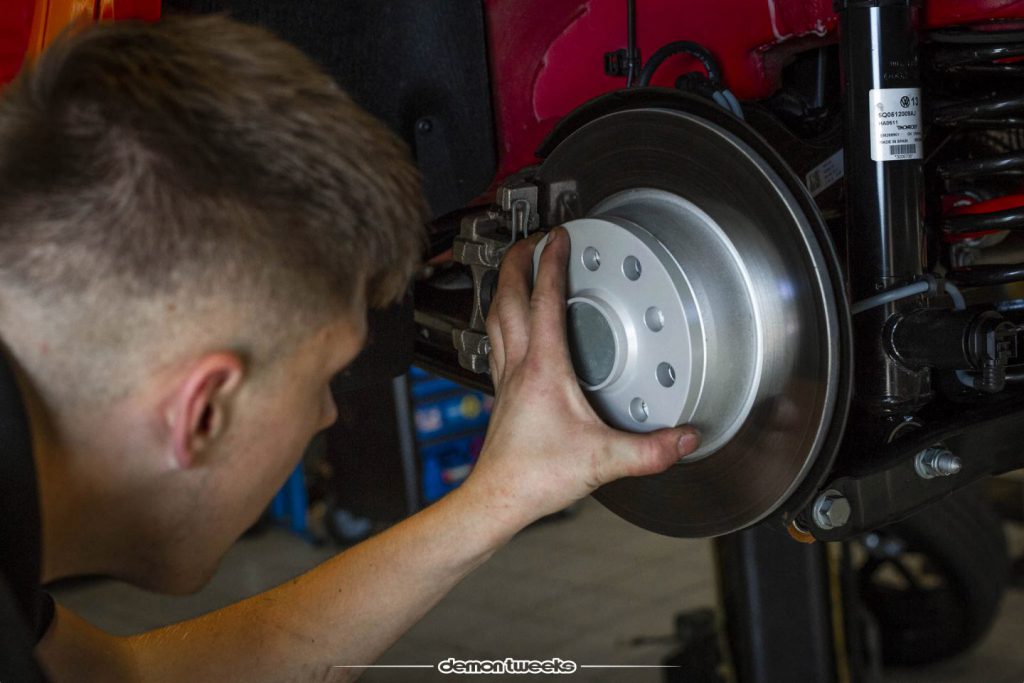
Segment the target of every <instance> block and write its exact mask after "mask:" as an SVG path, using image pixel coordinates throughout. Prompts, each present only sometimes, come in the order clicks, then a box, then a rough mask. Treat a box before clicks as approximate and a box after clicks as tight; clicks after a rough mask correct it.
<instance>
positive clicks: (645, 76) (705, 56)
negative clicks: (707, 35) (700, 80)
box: [637, 40, 722, 88]
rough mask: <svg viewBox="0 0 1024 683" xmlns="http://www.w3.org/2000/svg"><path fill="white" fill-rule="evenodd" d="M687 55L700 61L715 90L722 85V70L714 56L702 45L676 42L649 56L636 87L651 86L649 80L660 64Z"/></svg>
mask: <svg viewBox="0 0 1024 683" xmlns="http://www.w3.org/2000/svg"><path fill="white" fill-rule="evenodd" d="M679 54H687V55H690V56H691V57H695V58H697V59H698V60H700V63H701V64H702V65H703V66H704V69H705V70H706V71H707V72H708V78H709V79H710V80H711V82H712V83H713V84H714V85H715V87H716V88H718V87H719V86H720V84H721V83H722V68H721V67H720V66H718V60H716V59H715V56H714V55H713V54H711V53H710V52H708V51H707V49H705V48H704V47H703V46H702V45H698V44H697V43H694V42H691V41H689V40H677V41H676V42H674V43H669V44H668V45H663V46H662V47H660V48H659V49H658V51H657V52H655V53H654V54H653V55H651V58H650V59H648V60H647V63H646V64H644V68H643V69H642V70H641V71H640V78H639V80H638V81H637V85H638V86H640V87H644V86H648V85H650V84H651V78H652V77H653V76H654V72H655V71H657V70H658V67H659V66H661V65H662V63H663V62H664V61H665V60H666V59H668V58H669V57H672V56H673V55H679Z"/></svg>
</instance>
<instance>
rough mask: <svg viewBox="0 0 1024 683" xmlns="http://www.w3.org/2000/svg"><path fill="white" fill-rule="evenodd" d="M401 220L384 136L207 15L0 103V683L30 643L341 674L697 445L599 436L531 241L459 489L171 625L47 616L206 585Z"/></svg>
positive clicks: (402, 174)
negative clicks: (552, 521) (110, 585)
mask: <svg viewBox="0 0 1024 683" xmlns="http://www.w3.org/2000/svg"><path fill="white" fill-rule="evenodd" d="M422 206H423V202H422V199H421V197H420V194H419V189H418V180H417V177H416V174H415V172H414V170H413V168H412V166H411V165H410V163H409V161H408V159H407V158H406V153H405V150H403V149H402V146H401V144H400V143H398V142H397V141H396V140H395V138H394V137H393V136H392V135H391V134H390V133H389V132H388V131H387V130H385V129H384V128H383V127H382V126H381V125H380V124H379V123H377V122H376V121H374V120H373V119H372V118H371V117H369V116H368V115H367V114H365V113H364V112H362V111H361V110H359V109H358V108H357V107H356V106H355V105H354V104H353V103H352V102H351V101H350V100H349V99H348V98H347V97H346V96H345V95H344V94H342V93H341V92H340V91H339V90H338V89H337V88H336V87H335V86H334V84H333V83H332V81H331V80H330V79H329V78H327V77H326V76H324V75H323V74H321V73H320V72H319V71H318V70H317V69H316V68H315V67H314V66H313V65H312V64H311V63H309V62H308V61H307V60H306V59H305V58H304V57H303V56H302V55H301V54H299V53H298V52H297V51H296V50H294V49H293V48H291V47H289V46H288V45H285V44H283V43H282V42H280V41H278V40H276V39H274V38H273V37H271V36H270V35H268V34H267V33H265V32H263V31H261V30H259V29H257V28H253V27H248V26H244V25H240V24H236V23H233V22H230V21H228V20H226V19H223V18H216V17H214V18H204V19H177V20H166V21H164V22H162V23H160V24H156V25H145V24H131V23H124V24H101V25H98V26H96V27H93V28H89V29H86V30H81V31H79V32H77V33H74V34H73V35H70V36H67V37H65V38H64V39H62V40H61V41H59V42H58V43H57V44H55V45H54V46H52V47H51V48H50V50H49V51H48V52H47V53H46V54H44V55H43V57H42V58H41V59H40V60H39V62H38V63H36V64H35V65H32V66H30V67H29V68H27V69H26V71H25V73H23V74H22V75H21V77H20V78H19V79H18V80H17V81H16V82H15V83H14V84H12V85H11V86H10V87H9V88H8V89H7V90H6V91H5V92H4V93H3V94H2V97H0V338H2V340H3V344H4V357H5V358H6V361H7V363H9V364H10V367H11V370H10V372H0V378H2V377H3V376H4V375H8V374H9V375H10V377H11V378H12V382H9V383H8V386H7V387H6V389H7V390H6V391H4V390H3V389H2V387H3V383H2V382H0V406H2V405H3V404H6V408H7V410H6V412H5V414H4V418H3V420H4V421H3V422H0V435H5V436H4V438H5V439H6V440H5V442H4V449H5V452H4V453H3V455H2V456H0V457H2V458H3V459H4V460H5V461H6V462H5V464H4V471H5V472H13V473H15V475H17V476H11V477H9V478H6V479H4V480H0V498H2V499H3V500H5V501H7V503H6V505H7V506H8V507H12V506H13V505H14V503H15V502H16V503H17V508H16V510H15V511H14V516H12V515H5V516H4V519H2V520H0V541H2V544H3V546H2V547H3V550H2V554H3V556H4V557H5V558H6V559H5V560H3V561H0V569H2V570H3V571H2V572H0V614H9V615H11V616H10V618H8V621H7V622H6V623H3V624H2V629H3V632H4V636H3V644H2V645H0V653H2V657H3V660H2V662H0V664H2V666H0V681H3V683H8V682H9V681H15V680H28V679H29V678H31V677H32V676H36V675H37V673H35V672H33V671H31V669H32V668H33V665H32V662H31V660H30V659H26V657H27V656H28V653H29V652H30V651H31V650H33V648H34V654H35V657H36V660H37V661H38V662H39V664H40V665H41V667H42V669H43V670H45V672H46V674H47V676H48V677H49V678H50V680H53V681H76V682H80V681H89V680H102V681H110V680H124V681H150V680H152V681H175V682H178V681H183V680H194V681H201V680H210V681H227V680H244V681H300V680H340V679H342V678H344V677H350V676H352V675H354V674H355V673H356V671H355V670H353V669H343V668H331V667H332V665H353V664H366V663H370V662H372V661H373V660H374V658H375V657H377V656H378V655H379V654H380V653H381V652H382V651H383V650H384V649H386V648H387V647H388V646H389V645H390V644H391V643H392V642H393V641H394V640H395V639H396V638H398V637H399V635H401V633H402V632H403V631H404V630H406V629H407V628H408V627H409V626H410V625H411V624H412V623H414V622H415V621H416V620H417V619H419V618H420V617H421V616H422V615H423V614H424V613H425V612H426V611H427V610H428V609H429V608H430V607H431V606H432V605H433V604H434V603H436V602H437V601H438V600H439V599H440V598H441V597H442V596H443V595H444V594H445V593H446V592H447V591H448V590H449V589H450V588H451V587H452V586H453V585H454V584H455V583H456V582H457V581H458V580H459V579H460V578H462V577H463V576H465V575H466V574H467V573H469V572H470V571H472V570H473V568H474V567H476V566H478V565H479V564H480V563H481V562H483V561H484V560H486V559H487V558H488V557H489V556H490V555H491V554H492V553H493V552H494V551H495V550H496V549H497V548H498V547H499V546H501V545H502V544H503V543H505V542H506V541H507V540H508V539H509V538H511V537H512V536H513V535H514V534H515V533H516V532H517V531H519V530H520V529H522V528H523V527H524V526H525V525H527V524H529V523H530V522H532V521H533V520H535V519H537V518H539V517H541V516H543V515H545V514H548V513H551V512H554V511H557V510H559V509H561V508H563V507H565V506H566V505H568V504H569V503H571V502H572V501H574V500H576V499H579V498H581V497H583V496H586V495H588V494H589V493H590V492H591V491H593V490H594V489H595V488H596V487H598V486H600V485H601V484H603V483H606V482H608V481H611V480H613V479H615V478H618V477H622V476H629V475H642V474H649V473H654V472H658V471H660V470H662V469H664V468H666V467H668V466H670V465H671V464H672V463H673V462H675V461H676V460H677V459H678V458H679V457H681V456H683V455H685V454H687V453H689V452H691V451H692V450H693V449H694V448H695V446H696V443H697V435H696V433H695V432H694V431H693V430H692V429H689V428H678V429H670V430H662V431H660V432H655V433H652V434H647V435H642V436H641V435H631V434H624V433H620V432H616V431H614V430H612V429H610V428H608V427H607V426H605V425H604V424H603V423H602V422H601V421H600V420H599V419H598V418H597V417H596V416H595V414H594V413H593V412H592V411H591V409H590V407H589V406H588V404H587V402H586V400H585V399H584V397H583V394H582V393H581V391H580V389H579V387H578V385H577V383H576V381H575V378H574V376H573V372H572V369H571V364H570V362H569V359H568V352H567V350H566V343H565V337H564V308H565V302H564V266H565V259H566V254H567V246H568V244H567V242H568V238H567V236H566V234H565V233H564V231H555V233H554V236H553V239H552V240H551V242H550V244H549V246H548V247H547V248H546V249H545V251H544V255H543V258H542V260H541V264H540V268H539V273H538V281H537V283H536V286H535V287H534V288H531V279H532V277H531V275H532V274H531V252H532V249H533V247H534V246H535V244H536V240H534V239H530V240H526V241H524V242H522V243H520V244H518V245H516V246H515V247H514V248H513V249H511V250H510V252H509V254H508V256H507V257H506V259H505V263H504V265H503V268H502V271H501V274H500V284H499V288H498V293H497V296H496V300H495V303H494V306H493V309H492V312H491V316H490V318H489V320H488V332H489V334H490V338H491V341H492V346H493V349H494V351H493V353H492V357H491V370H492V376H493V379H494V384H495V387H496V391H497V400H496V404H495V409H494V414H493V417H492V421H491V425H490V429H489V432H488V436H487V442H486V445H485V448H484V451H483V453H482V454H481V456H480V459H479V463H478V465H477V467H476V469H475V471H474V473H473V475H472V476H471V477H470V478H469V479H468V480H467V481H466V483H465V484H464V485H463V486H462V487H461V488H459V489H458V490H456V491H455V492H453V493H452V494H450V495H449V496H447V497H446V498H444V499H443V500H442V501H440V502H438V503H437V504H435V505H433V506H431V507H429V508H427V509H426V510H424V511H422V512H420V513H419V514H417V515H415V516H413V517H411V518H410V519H408V520H406V521H405V522H403V523H401V524H398V525H396V526H395V527H393V528H391V529H390V530H388V531H387V532H385V533H382V534H380V535H379V536H377V537H375V538H373V539H371V540H369V541H367V542H365V543H363V544H362V545H360V546H357V547H355V548H353V549H351V550H349V551H347V552H345V553H342V554H341V555H339V556H338V557H336V558H334V559H332V560H330V561H328V562H326V563H324V564H323V565H322V566H320V567H318V568H317V569H314V570H313V571H311V572H309V573H307V574H305V575H304V576H301V577H299V578H297V579H295V580H293V581H291V582H290V583H288V584H286V585H283V586H281V587H279V588H276V589H274V590H272V591H269V592H267V593H264V594H261V595H257V596H255V597H253V598H250V599H249V600H246V601H243V602H241V603H239V604H237V605H233V606H231V607H228V608H225V609H223V610H220V611H217V612H214V613H212V614H209V615H206V616H204V617H201V618H199V619H195V620H192V621H189V622H185V623H181V624H177V625H174V626H169V627H166V628H163V629H159V630H157V631H154V632H151V633H145V634H141V635H138V636H134V637H130V638H117V637H113V636H110V635H108V634H105V633H103V632H101V631H100V630H98V629H96V628H94V627H92V626H90V625H89V624H87V623H86V622H85V621H83V620H82V619H80V618H78V617H76V616H75V615H74V614H72V613H70V612H68V611H66V610H64V609H62V608H61V607H59V606H58V607H56V608H55V610H54V609H53V608H52V603H51V602H48V601H47V599H46V598H45V595H44V594H42V593H41V592H40V590H39V584H40V582H42V583H45V582H48V581H52V580H55V579H59V578H63V577H69V576H77V575H89V574H103V575H108V576H113V577H117V578H120V579H123V580H125V581H129V582H131V583H134V584H136V585H140V586H144V587H146V588H149V589H152V590H157V591H164V592H169V593H184V592H188V591H193V590H196V589H197V588H199V587H200V586H202V585H203V583H204V582H205V581H206V580H207V579H208V578H209V577H210V575H211V574H212V573H213V571H214V569H215V568H216V566H217V562H218V560H219V559H220V557H221V556H222V555H223V553H224V552H225V550H227V548H228V547H229V546H230V544H231V543H232V542H233V541H234V540H235V539H236V538H237V537H238V536H239V534H241V533H242V531H243V530H244V529H246V528H247V527H248V526H249V525H250V524H251V523H252V522H253V521H254V520H255V519H256V518H257V516H258V515H259V514H260V512H261V511H262V510H263V508H264V506H265V505H266V504H267V502H268V500H269V499H270V497H271V496H272V495H273V493H274V491H275V490H276V489H277V488H278V487H279V486H280V485H281V483H282V482H283V481H284V479H285V478H286V476H287V474H288V472H289V471H290V470H291V469H292V468H293V467H294V466H295V464H296V462H297V461H298V459H299V457H300V456H301V454H302V451H303V448H304V446H305V445H306V443H307V442H308V440H309V439H310V437H311V436H312V435H313V434H314V433H315V432H316V431H317V430H319V429H322V428H324V427H326V426H327V425H329V424H330V423H331V422H332V421H333V419H334V417H335V408H334V405H333V403H332V400H331V396H330V392H329V390H328V381H329V380H330V379H331V377H332V375H334V374H335V373H336V372H337V371H338V370H339V369H341V368H342V367H344V366H345V365H346V364H347V363H349V362H350V361H351V360H352V359H353V358H354V357H355V355H356V354H357V352H358V351H359V349H360V347H361V345H362V343H363V338H364V335H365V312H366V308H367V306H374V305H379V304H383V303H386V302H388V301H391V300H393V299H395V298H396V297H398V296H399V295H400V294H401V293H402V292H403V291H404V290H405V289H406V287H407V286H408V281H409V279H410V277H411V275H412V273H413V272H414V270H415V269H416V267H417V262H418V259H419V255H420V250H421V244H422V241H423V236H422V227H421V225H422V221H423V212H422ZM531 289H532V293H531ZM13 379H16V382H17V387H18V389H17V390H16V391H15V390H14V389H13ZM19 395H20V399H21V401H20V402H21V403H23V404H24V408H25V411H24V413H25V418H26V419H27V423H28V424H29V425H30V426H31V437H32V443H31V448H28V447H27V444H21V448H20V449H19V444H18V443H17V439H16V435H17V426H18V419H19V415H20V413H19V407H18V403H19V400H18V397H19ZM36 494H38V495H36ZM37 499H38V500H37ZM37 510H39V511H41V521H40V517H37V516H36V512H37ZM7 512H11V511H10V510H8V511H7ZM40 536H41V543H40V542H39V537H40ZM40 545H41V550H40V547H39V546H40ZM40 553H41V554H40ZM4 605H6V606H7V609H6V612H5V611H4ZM37 640H38V642H37ZM36 643H37V644H36ZM19 667H20V668H19Z"/></svg>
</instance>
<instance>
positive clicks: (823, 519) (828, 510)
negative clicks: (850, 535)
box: [814, 489, 851, 531]
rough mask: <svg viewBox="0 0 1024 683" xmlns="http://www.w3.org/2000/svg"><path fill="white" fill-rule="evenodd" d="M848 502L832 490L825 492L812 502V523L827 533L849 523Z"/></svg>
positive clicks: (849, 510)
mask: <svg viewBox="0 0 1024 683" xmlns="http://www.w3.org/2000/svg"><path fill="white" fill-rule="evenodd" d="M850 512H851V509H850V501H848V500H847V499H846V497H845V496H843V494H841V493H839V491H836V490H834V489H830V490H828V491H825V493H823V494H821V495H820V496H818V499H817V500H816V501H814V523H815V524H817V525H818V527H819V528H821V529H824V530H826V531H828V530H829V529H838V528H839V527H841V526H845V525H846V523H847V522H849V521H850Z"/></svg>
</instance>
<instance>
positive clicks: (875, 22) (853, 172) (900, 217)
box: [835, 0, 931, 415]
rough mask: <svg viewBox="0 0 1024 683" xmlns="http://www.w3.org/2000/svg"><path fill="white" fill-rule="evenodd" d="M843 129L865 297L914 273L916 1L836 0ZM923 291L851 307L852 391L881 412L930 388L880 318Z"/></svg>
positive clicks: (918, 251)
mask: <svg viewBox="0 0 1024 683" xmlns="http://www.w3.org/2000/svg"><path fill="white" fill-rule="evenodd" d="M835 8H836V11H837V12H838V14H839V20H840V53H841V59H842V67H843V78H844V89H843V93H844V94H843V96H844V100H845V112H844V124H845V130H846V141H845V153H844V160H845V166H846V173H845V189H846V227H847V229H846V237H847V239H846V254H847V259H848V277H849V282H850V290H851V295H852V298H853V300H854V301H861V300H865V299H868V298H870V297H872V296H874V295H877V294H878V293H879V292H881V291H884V290H889V289H893V288H896V287H900V286H902V285H906V284H908V283H911V282H913V281H915V280H918V279H919V278H920V277H921V274H922V269H923V240H922V234H923V223H922V215H921V208H922V207H921V205H922V200H923V198H924V186H923V175H922V158H923V151H924V150H923V140H922V128H921V111H922V102H921V82H920V74H919V66H918V20H919V11H918V7H917V3H916V2H915V1H914V0H836V3H835ZM921 304H922V299H921V296H914V297H907V298H903V299H898V300H895V301H891V302H888V303H885V304H884V305H880V306H877V307H873V308H871V309H869V310H865V311H863V312H861V313H859V314H858V315H856V316H855V317H854V335H855V349H856V358H855V363H856V365H857V381H856V387H855V399H856V400H857V403H858V404H859V405H860V406H861V407H862V408H864V409H866V410H867V411H868V412H870V413H873V414H879V415H896V414H908V413H912V412H914V411H915V410H916V409H917V408H918V407H920V406H921V405H922V404H923V403H924V402H925V401H927V400H928V398H929V397H930V395H931V385H930V374H929V370H928V368H919V369H914V368H911V367H907V366H906V365H904V364H902V363H900V362H898V361H897V359H895V358H893V356H892V355H891V354H890V353H888V352H887V350H886V349H885V347H884V344H883V342H882V329H883V327H884V325H885V321H886V320H888V319H889V318H891V317H892V316H894V315H897V314H900V313H902V312H906V311H910V310H913V309H915V308H918V307H920V305H921Z"/></svg>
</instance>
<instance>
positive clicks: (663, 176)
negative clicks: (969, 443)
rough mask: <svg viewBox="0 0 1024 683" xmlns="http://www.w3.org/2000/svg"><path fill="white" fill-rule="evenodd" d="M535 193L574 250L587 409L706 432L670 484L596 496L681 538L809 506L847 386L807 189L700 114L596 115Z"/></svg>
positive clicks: (838, 287)
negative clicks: (543, 193) (544, 196)
mask: <svg viewBox="0 0 1024 683" xmlns="http://www.w3.org/2000/svg"><path fill="white" fill-rule="evenodd" d="M695 109H696V111H695ZM537 180H538V181H539V183H540V185H541V187H546V188H549V192H550V195H551V196H550V197H549V206H552V207H561V209H560V214H558V215H557V216H556V217H555V218H553V219H552V220H554V221H557V222H561V223H563V224H564V225H565V226H566V228H567V230H568V231H569V235H570V238H571V243H572V251H571V256H570V266H569V272H568V292H567V294H568V304H567V305H568V312H567V318H568V332H569V341H570V348H571V351H572V357H573V365H574V368H575V370H576V374H577V377H578V379H579V381H580V384H581V386H582V387H583V389H584V391H585V393H586V394H587V397H588V399H589V400H590V402H591V404H592V405H593V406H594V408H595V409H596V410H597V412H598V413H599V414H600V415H601V416H602V418H603V419H605V420H606V421H607V422H609V423H610V424H612V425H613V426H616V427H619V428H622V429H627V430H631V431H650V430H653V429H658V428H661V427H666V426H673V425H677V424H684V423H691V424H694V425H696V426H697V427H699V428H700V429H701V431H702V434H703V444H702V446H701V448H700V450H699V451H698V452H697V453H695V454H694V455H692V456H689V457H687V458H685V459H684V460H683V461H681V462H679V463H678V464H676V465H674V466H672V467H671V468H669V470H668V471H666V472H664V473H662V474H659V475H655V476H649V477H636V478H629V479H624V480H620V481H618V482H615V483H613V484H609V485H608V486H605V487H603V488H601V489H600V490H598V491H597V492H596V493H595V494H594V495H595V497H596V498H597V499H598V500H600V501H601V502H602V503H603V504H604V505H605V506H607V507H608V508H609V509H610V510H612V511H613V512H615V513H616V514H618V515H619V516H621V517H623V518H625V519H626V520H628V521H630V522H633V523H634V524H637V525H639V526H641V527H644V528H647V529H650V530H652V531H656V532H659V533H663V534H668V535H672V536H686V537H703V536H715V535H719V534H724V533H729V532H731V531H736V530H738V529H742V528H744V527H747V526H750V525H752V524H754V523H756V522H758V521H760V520H763V519H765V518H766V517H768V516H769V515H771V514H772V513H777V512H783V511H786V510H788V509H795V508H796V507H797V506H799V504H800V503H802V502H803V499H804V498H806V496H807V495H809V493H808V492H810V491H811V490H812V489H813V488H814V486H815V485H816V484H817V483H819V481H820V480H821V478H822V477H823V476H824V474H825V472H826V471H827V469H828V466H829V465H830V464H831V461H832V458H833V457H834V453H835V450H836V447H837V444H838V441H839V438H840V437H841V432H842V428H843V425H844V423H845V416H846V411H847V405H848V401H849V396H848V394H849V380H850V378H849V373H850V362H849V354H850V341H849V314H848V310H847V304H846V301H845V297H844V294H843V289H842V284H841V279H840V274H839V268H838V266H837V261H836V258H835V256H834V253H833V251H832V247H831V243H830V242H829V239H828V237H827V234H826V231H825V227H824V225H823V224H822V222H821V219H820V217H819V216H818V214H817V210H816V209H815V207H814V204H813V200H811V198H810V197H809V195H807V193H806V191H805V190H804V189H803V187H802V185H800V183H799V181H797V180H796V178H795V177H794V176H793V174H792V173H791V172H790V171H789V170H788V168H787V167H786V166H785V164H784V163H783V162H782V161H781V159H779V157H778V156H777V155H776V154H775V153H774V152H773V151H772V150H771V149H770V148H769V147H768V146H767V144H766V143H765V142H764V141H763V140H762V139H761V138H760V137H758V136H757V135H756V134H755V133H754V132H753V131H752V130H751V129H749V128H748V127H747V126H746V125H745V124H743V123H741V122H740V121H738V120H736V119H734V118H732V117H730V116H728V115H726V114H724V113H721V112H719V111H718V110H717V109H716V108H714V107H713V106H712V105H706V106H705V105H702V104H694V103H690V104H689V105H688V107H686V110H678V109H667V108H654V107H652V108H633V109H625V110H620V111H613V112H611V113H606V114H604V115H603V116H600V117H599V118H596V119H592V120H590V121H589V122H587V123H585V124H584V125H582V126H580V127H579V128H578V129H577V130H575V131H574V132H572V133H571V134H570V135H568V136H567V137H566V138H565V139H563V140H562V141H561V142H560V143H559V144H558V145H557V146H556V147H555V148H554V149H553V151H551V153H550V154H549V155H548V156H547V158H546V159H545V161H544V163H543V165H542V166H541V168H540V170H539V172H538V177H537ZM566 207H569V209H568V210H566ZM538 253H539V252H538ZM787 502H788V503H789V504H788V505H787Z"/></svg>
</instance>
